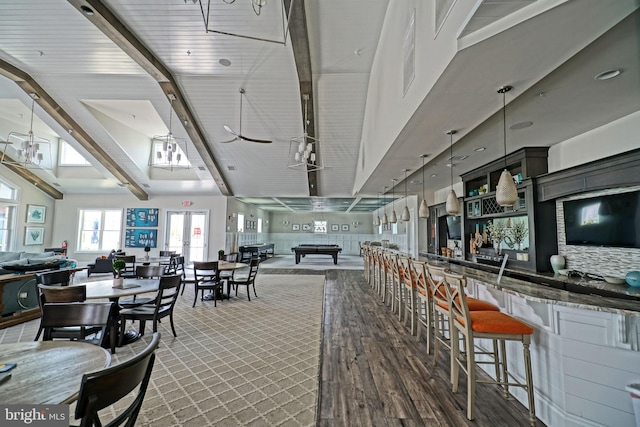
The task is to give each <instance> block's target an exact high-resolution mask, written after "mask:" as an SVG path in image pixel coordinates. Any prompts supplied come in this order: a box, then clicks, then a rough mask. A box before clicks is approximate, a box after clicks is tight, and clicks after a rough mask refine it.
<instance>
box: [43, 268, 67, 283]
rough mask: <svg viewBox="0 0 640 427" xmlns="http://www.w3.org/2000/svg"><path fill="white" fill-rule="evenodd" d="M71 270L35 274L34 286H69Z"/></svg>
mask: <svg viewBox="0 0 640 427" xmlns="http://www.w3.org/2000/svg"><path fill="white" fill-rule="evenodd" d="M71 274H72V273H71V270H54V271H43V272H40V273H36V284H38V285H59V286H69V283H70V282H71Z"/></svg>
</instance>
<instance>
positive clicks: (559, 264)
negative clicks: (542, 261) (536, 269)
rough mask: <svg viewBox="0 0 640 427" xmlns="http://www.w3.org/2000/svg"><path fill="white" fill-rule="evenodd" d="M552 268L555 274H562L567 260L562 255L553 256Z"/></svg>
mask: <svg viewBox="0 0 640 427" xmlns="http://www.w3.org/2000/svg"><path fill="white" fill-rule="evenodd" d="M550 261H551V268H553V273H554V274H560V270H561V269H563V268H564V263H565V259H564V257H563V256H562V255H551V259H550Z"/></svg>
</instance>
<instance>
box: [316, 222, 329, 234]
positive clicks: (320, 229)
mask: <svg viewBox="0 0 640 427" xmlns="http://www.w3.org/2000/svg"><path fill="white" fill-rule="evenodd" d="M313 232H314V233H326V232H327V221H313Z"/></svg>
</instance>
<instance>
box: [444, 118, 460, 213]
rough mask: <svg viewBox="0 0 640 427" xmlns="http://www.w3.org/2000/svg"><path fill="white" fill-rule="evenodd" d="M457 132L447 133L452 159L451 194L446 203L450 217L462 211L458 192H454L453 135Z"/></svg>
mask: <svg viewBox="0 0 640 427" xmlns="http://www.w3.org/2000/svg"><path fill="white" fill-rule="evenodd" d="M455 133H456V131H455V130H450V131H449V132H447V135H449V157H451V160H450V161H451V164H450V165H449V166H450V169H451V192H449V196H447V203H445V209H446V211H447V213H448V214H449V215H457V214H458V212H459V211H460V203H459V202H458V196H457V195H456V192H455V191H453V135H455Z"/></svg>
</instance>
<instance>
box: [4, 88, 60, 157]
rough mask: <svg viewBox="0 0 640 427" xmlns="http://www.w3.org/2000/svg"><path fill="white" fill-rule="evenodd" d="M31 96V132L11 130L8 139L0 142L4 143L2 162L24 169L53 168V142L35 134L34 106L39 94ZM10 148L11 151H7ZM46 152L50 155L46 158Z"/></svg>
mask: <svg viewBox="0 0 640 427" xmlns="http://www.w3.org/2000/svg"><path fill="white" fill-rule="evenodd" d="M29 96H30V97H31V121H30V124H29V132H28V133H26V134H24V133H21V132H10V133H9V135H8V136H7V140H6V141H3V142H0V143H2V144H4V147H3V150H2V158H1V159H0V163H2V164H3V165H9V166H15V167H20V168H24V169H31V168H42V169H51V167H52V165H51V143H50V141H49V140H48V139H45V138H41V137H39V136H35V135H34V133H33V118H34V107H35V103H36V99H39V96H38V95H37V94H35V93H31V94H29ZM8 150H9V151H11V152H10V153H7V151H8ZM47 152H48V154H47ZM45 154H47V155H48V158H47V159H45ZM43 162H44V164H43Z"/></svg>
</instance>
